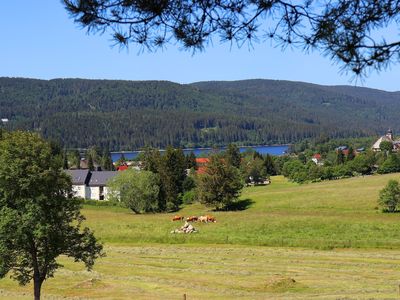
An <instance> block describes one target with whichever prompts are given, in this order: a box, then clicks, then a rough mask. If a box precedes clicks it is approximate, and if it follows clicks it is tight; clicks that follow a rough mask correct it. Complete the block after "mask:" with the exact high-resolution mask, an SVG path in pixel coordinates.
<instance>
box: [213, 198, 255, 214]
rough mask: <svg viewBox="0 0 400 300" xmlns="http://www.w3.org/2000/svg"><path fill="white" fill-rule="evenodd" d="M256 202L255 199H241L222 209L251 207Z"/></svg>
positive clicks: (238, 209)
mask: <svg viewBox="0 0 400 300" xmlns="http://www.w3.org/2000/svg"><path fill="white" fill-rule="evenodd" d="M253 204H254V201H253V200H251V199H248V198H247V199H240V200H238V201H236V202H233V203H232V204H230V205H228V206H225V207H224V208H223V209H220V211H241V210H246V209H248V208H250V207H251V206H252V205H253Z"/></svg>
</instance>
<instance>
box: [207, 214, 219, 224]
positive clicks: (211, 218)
mask: <svg viewBox="0 0 400 300" xmlns="http://www.w3.org/2000/svg"><path fill="white" fill-rule="evenodd" d="M206 218H207V222H213V223H215V222H217V220H216V219H215V217H213V216H210V215H207V216H206Z"/></svg>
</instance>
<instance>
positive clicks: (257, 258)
mask: <svg viewBox="0 0 400 300" xmlns="http://www.w3.org/2000/svg"><path fill="white" fill-rule="evenodd" d="M398 178H399V174H389V175H381V176H366V177H357V178H351V179H344V180H336V181H327V182H321V183H315V184H305V185H297V184H293V183H289V182H287V181H286V179H284V178H283V177H279V176H278V177H273V178H272V184H271V185H269V186H263V187H261V186H260V187H249V188H246V189H245V190H244V193H243V195H242V198H241V199H242V201H246V202H247V204H248V207H247V209H245V210H242V211H235V212H211V211H208V209H207V208H205V207H203V206H201V205H199V204H193V205H189V206H187V207H185V208H184V209H182V210H181V211H180V212H178V213H179V214H182V215H184V216H189V215H199V214H205V213H208V214H213V215H214V216H216V218H217V223H210V224H198V223H195V224H194V226H195V227H196V228H197V229H198V230H199V232H198V233H196V234H192V235H182V234H171V233H170V231H171V230H173V229H175V228H177V227H179V226H181V225H182V223H181V222H172V221H171V217H172V216H173V214H149V215H134V214H133V213H132V212H131V211H129V210H127V209H123V208H115V207H94V206H86V207H85V208H84V210H83V213H84V215H85V216H86V217H87V221H86V222H87V224H88V225H89V226H90V227H91V228H92V229H93V230H94V231H95V234H96V235H97V236H98V237H99V238H100V239H101V240H102V241H103V243H104V246H105V250H106V252H107V256H106V257H104V258H101V259H99V260H98V261H97V262H96V264H95V267H94V270H93V272H87V271H85V270H84V268H83V266H82V265H80V264H77V263H73V262H72V260H69V259H67V258H65V257H61V259H60V263H62V264H63V265H65V268H63V269H60V270H59V271H57V272H56V274H55V277H54V278H50V279H49V280H47V281H46V282H45V283H44V286H43V294H44V295H45V296H47V297H49V299H59V298H63V299H77V298H79V299H183V294H186V295H187V299H304V300H305V299H397V297H398V293H399V291H398V284H399V282H398V280H399V277H400V267H399V266H400V222H399V218H400V215H399V214H385V213H382V212H380V211H378V210H376V209H375V206H376V200H377V197H378V192H379V190H380V189H381V188H382V187H383V186H384V185H385V184H386V183H387V181H388V180H389V179H398ZM31 293H32V286H31V285H28V286H26V287H21V286H18V284H17V283H16V282H14V281H12V280H11V279H3V280H1V281H0V299H31V298H32V296H31ZM46 299H47V298H46Z"/></svg>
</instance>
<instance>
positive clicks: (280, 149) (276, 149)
mask: <svg viewBox="0 0 400 300" xmlns="http://www.w3.org/2000/svg"><path fill="white" fill-rule="evenodd" d="M288 148H289V146H252V147H240V148H239V149H240V152H245V151H246V150H248V149H253V150H255V151H257V152H258V153H260V154H263V155H266V154H271V155H283V154H285V153H286V152H287V150H288ZM225 149H226V148H218V149H211V148H194V149H184V150H183V152H184V153H185V155H187V154H189V153H190V152H193V153H194V154H195V155H196V156H207V155H208V154H210V153H212V152H218V151H223V150H225ZM161 151H162V150H161ZM122 153H123V154H124V156H125V158H126V159H134V158H136V157H137V156H138V155H139V153H140V151H123V152H111V158H112V160H113V161H117V160H118V159H119V158H120V157H121V155H122Z"/></svg>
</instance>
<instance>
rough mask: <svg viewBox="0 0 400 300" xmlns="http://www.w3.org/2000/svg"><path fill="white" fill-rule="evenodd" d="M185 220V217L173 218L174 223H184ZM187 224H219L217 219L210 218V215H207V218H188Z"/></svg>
mask: <svg viewBox="0 0 400 300" xmlns="http://www.w3.org/2000/svg"><path fill="white" fill-rule="evenodd" d="M184 219H185V217H184V216H179V215H177V216H174V217H173V218H172V221H183V220H184ZM186 222H201V223H208V222H212V223H215V222H217V220H216V219H215V217H213V216H210V215H205V216H200V217H197V216H190V217H188V218H186Z"/></svg>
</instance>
